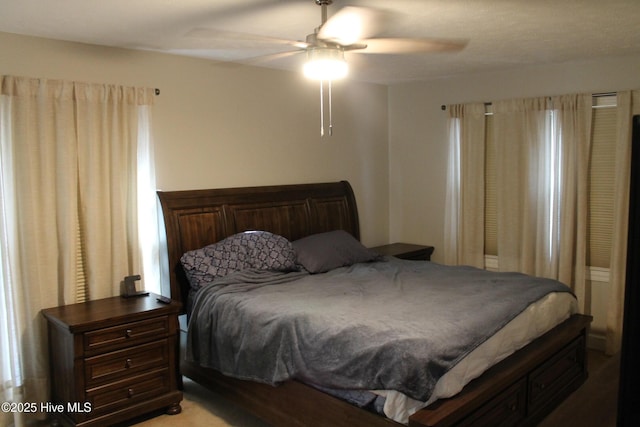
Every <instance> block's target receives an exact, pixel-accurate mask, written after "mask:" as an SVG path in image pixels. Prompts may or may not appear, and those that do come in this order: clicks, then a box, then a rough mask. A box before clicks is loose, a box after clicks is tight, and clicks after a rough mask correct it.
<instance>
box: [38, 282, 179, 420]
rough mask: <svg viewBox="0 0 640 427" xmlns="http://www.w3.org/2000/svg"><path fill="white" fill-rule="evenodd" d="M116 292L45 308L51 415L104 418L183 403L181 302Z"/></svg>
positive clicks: (173, 409) (176, 407)
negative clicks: (180, 371)
mask: <svg viewBox="0 0 640 427" xmlns="http://www.w3.org/2000/svg"><path fill="white" fill-rule="evenodd" d="M156 298H157V295H154V294H149V295H148V296H143V297H132V298H122V297H119V296H118V297H113V298H106V299H100V300H94V301H88V302H85V303H80V304H70V305H66V306H60V307H54V308H48V309H45V310H42V314H43V315H44V317H45V318H46V319H47V324H48V334H49V360H50V370H51V405H50V406H51V408H52V410H51V411H50V415H51V416H52V417H53V419H54V421H57V422H62V423H64V424H71V425H76V426H94V425H95V426H98V425H100V426H103V425H112V424H115V423H120V422H122V421H126V420H129V419H131V418H133V417H136V416H139V415H143V414H147V413H149V412H152V411H156V410H159V409H165V410H166V412H167V413H168V414H178V413H180V411H181V407H180V401H181V400H182V392H181V391H179V390H178V387H179V386H181V377H180V376H179V370H178V314H179V312H180V308H181V305H180V304H179V303H177V302H171V303H169V304H164V303H161V302H159V301H157V300H156Z"/></svg>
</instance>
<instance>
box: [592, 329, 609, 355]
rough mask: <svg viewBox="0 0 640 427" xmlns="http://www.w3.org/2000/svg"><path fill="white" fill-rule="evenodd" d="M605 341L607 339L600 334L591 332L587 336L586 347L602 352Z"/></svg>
mask: <svg viewBox="0 0 640 427" xmlns="http://www.w3.org/2000/svg"><path fill="white" fill-rule="evenodd" d="M606 342H607V340H606V338H605V336H604V335H602V334H598V333H594V332H591V333H589V335H588V336H587V348H589V349H591V350H597V351H602V352H604V351H605V348H606Z"/></svg>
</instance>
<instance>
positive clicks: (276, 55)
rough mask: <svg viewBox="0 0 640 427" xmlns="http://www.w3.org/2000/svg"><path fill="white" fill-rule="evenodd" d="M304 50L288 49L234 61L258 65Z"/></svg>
mask: <svg viewBox="0 0 640 427" xmlns="http://www.w3.org/2000/svg"><path fill="white" fill-rule="evenodd" d="M304 52H305V51H304V50H302V49H301V50H289V51H286V52H278V53H270V54H267V55H259V56H254V57H251V58H244V59H240V60H236V61H234V62H237V63H242V64H247V65H258V64H261V63H264V62H269V61H275V60H278V59H283V58H288V57H289V56H293V55H297V54H299V53H304Z"/></svg>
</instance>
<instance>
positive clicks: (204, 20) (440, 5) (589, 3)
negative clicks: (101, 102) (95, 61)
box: [0, 0, 640, 84]
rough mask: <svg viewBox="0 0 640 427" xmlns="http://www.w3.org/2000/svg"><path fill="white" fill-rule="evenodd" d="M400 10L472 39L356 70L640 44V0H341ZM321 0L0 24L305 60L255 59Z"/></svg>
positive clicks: (449, 35)
mask: <svg viewBox="0 0 640 427" xmlns="http://www.w3.org/2000/svg"><path fill="white" fill-rule="evenodd" d="M347 5H349V6H367V7H373V8H380V9H386V10H389V11H392V12H394V14H393V16H394V19H393V20H392V21H391V22H390V23H389V25H388V26H387V27H386V29H385V30H384V32H383V34H382V35H384V36H387V37H428V38H432V37H433V38H444V39H456V40H457V39H465V40H468V45H467V46H466V48H465V49H464V50H462V51H461V52H456V53H428V54H425V53H422V54H405V55H364V54H361V53H350V54H348V55H347V60H348V61H349V63H350V65H351V72H350V78H352V79H356V80H362V81H369V82H376V83H384V84H392V83H395V82H401V81H409V80H428V79H434V78H439V77H444V76H447V75H452V74H458V73H469V72H478V71H490V70H495V69H504V68H506V67H519V66H525V65H531V64H544V63H557V62H566V61H575V60H583V59H593V58H597V57H604V56H621V55H629V54H638V53H640V0H387V1H382V0H335V1H334V4H333V5H332V6H330V7H329V16H331V14H332V13H335V12H336V11H337V10H339V9H340V8H342V7H343V6H347ZM319 23H320V8H319V7H318V6H316V5H315V2H314V0H101V1H98V0H55V1H51V0H50V1H42V0H0V31H2V32H8V33H17V34H23V35H32V36H38V37H46V38H51V39H59V40H67V41H77V42H83V43H90V44H97V45H106V46H115V47H123V48H129V49H152V50H159V51H163V52H166V53H172V54H179V55H191V56H198V57H205V58H210V59H215V60H221V61H247V62H248V63H250V64H252V65H257V66H264V67H272V68H281V69H290V70H296V69H298V68H299V67H300V66H301V63H302V60H303V59H304V55H301V54H299V55H293V56H289V57H287V58H280V59H272V60H262V61H259V60H255V59H252V58H256V57H259V56H262V55H266V54H272V53H276V52H281V51H283V50H285V49H287V47H286V46H285V47H284V48H283V46H282V45H280V44H277V43H272V42H270V41H269V40H268V39H264V40H263V39H260V38H258V37H253V36H266V37H271V38H278V39H289V40H304V38H305V36H306V35H307V34H309V33H311V32H313V30H314V28H316V27H317V26H318V25H319Z"/></svg>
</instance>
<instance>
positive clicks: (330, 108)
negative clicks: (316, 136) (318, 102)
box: [329, 80, 333, 136]
mask: <svg viewBox="0 0 640 427" xmlns="http://www.w3.org/2000/svg"><path fill="white" fill-rule="evenodd" d="M331 110H332V106H331V80H329V136H333V114H332V113H331Z"/></svg>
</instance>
